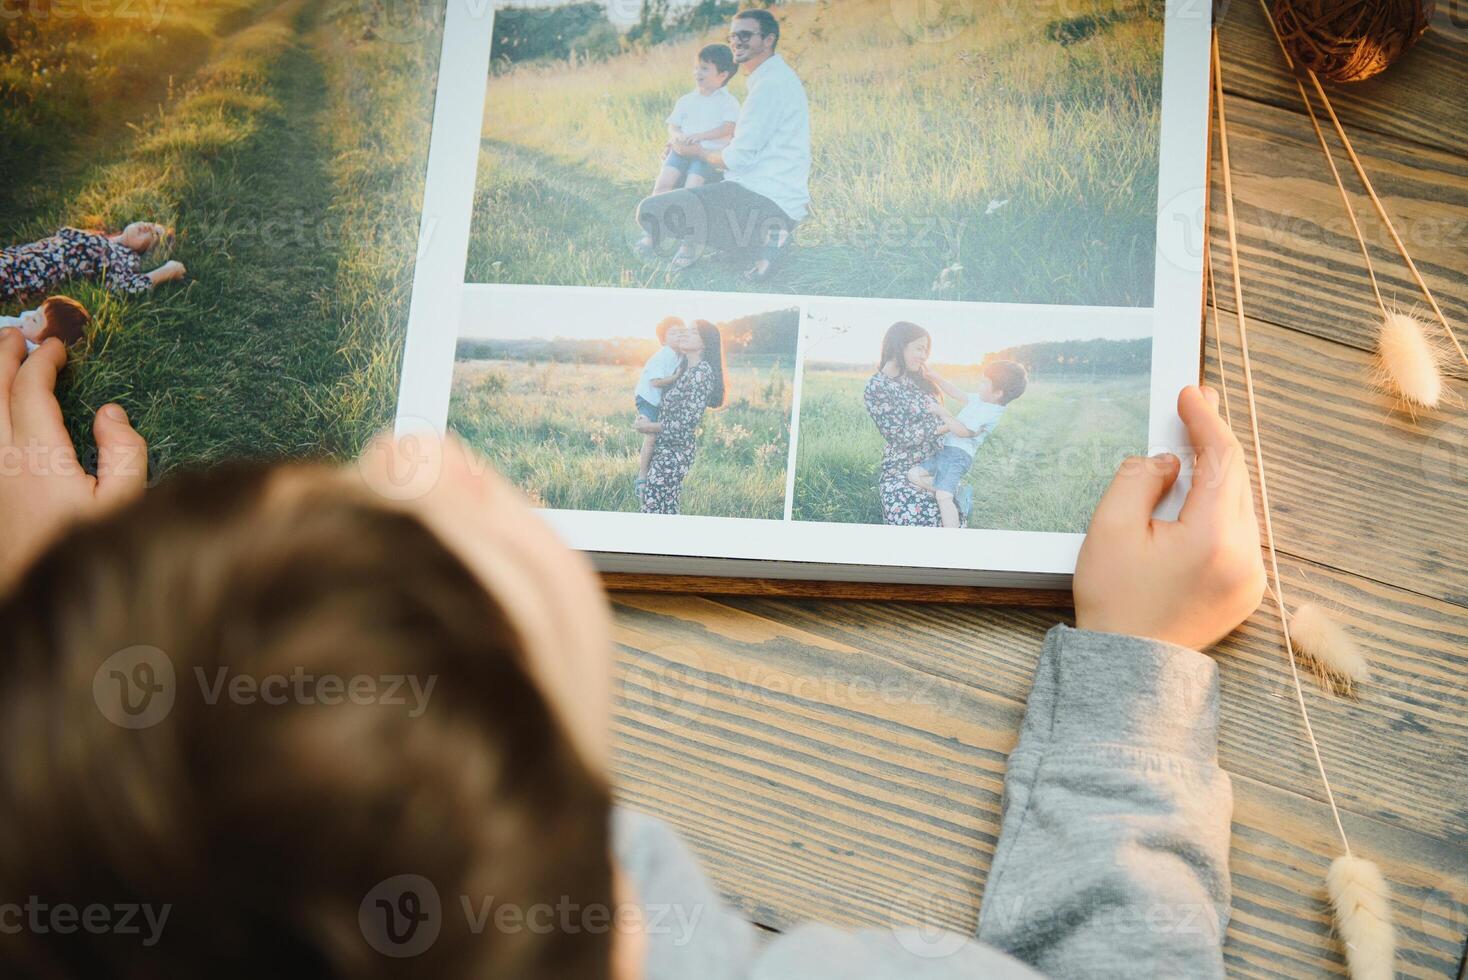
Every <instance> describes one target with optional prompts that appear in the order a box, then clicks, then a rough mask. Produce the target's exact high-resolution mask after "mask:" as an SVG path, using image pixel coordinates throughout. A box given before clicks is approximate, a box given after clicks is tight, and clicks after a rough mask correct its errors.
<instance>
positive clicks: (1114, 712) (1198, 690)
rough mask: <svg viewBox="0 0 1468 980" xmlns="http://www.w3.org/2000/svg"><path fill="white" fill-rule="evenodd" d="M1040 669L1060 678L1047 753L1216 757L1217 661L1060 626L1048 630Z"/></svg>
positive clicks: (1161, 644)
mask: <svg viewBox="0 0 1468 980" xmlns="http://www.w3.org/2000/svg"><path fill="white" fill-rule="evenodd" d="M1040 670H1041V672H1044V671H1046V670H1048V671H1050V672H1051V676H1052V677H1053V678H1054V679H1055V692H1054V701H1055V709H1054V710H1055V713H1054V724H1053V725H1052V726H1051V729H1050V736H1049V738H1048V739H1047V744H1046V747H1045V748H1046V752H1047V753H1053V752H1055V751H1056V750H1057V749H1060V748H1067V747H1069V748H1082V747H1093V746H1101V745H1106V746H1111V747H1124V748H1133V749H1143V750H1147V751H1153V752H1166V753H1169V754H1172V755H1177V756H1181V757H1184V758H1188V759H1193V760H1196V761H1199V762H1206V763H1213V762H1215V761H1216V759H1217V757H1218V666H1217V665H1216V664H1215V663H1214V662H1213V660H1212V658H1210V657H1206V656H1204V655H1203V654H1201V653H1199V652H1198V651H1196V650H1190V649H1188V648H1187V647H1180V646H1176V645H1174V644H1172V643H1164V642H1162V641H1160V640H1148V639H1143V638H1141V637H1136V636H1122V635H1120V634H1116V633H1095V632H1092V631H1090V630H1078V629H1072V628H1071V627H1069V626H1065V625H1063V624H1062V625H1060V626H1056V627H1055V628H1053V629H1052V630H1050V632H1049V633H1047V634H1046V635H1045V648H1044V650H1043V651H1042V653H1041V654H1040Z"/></svg>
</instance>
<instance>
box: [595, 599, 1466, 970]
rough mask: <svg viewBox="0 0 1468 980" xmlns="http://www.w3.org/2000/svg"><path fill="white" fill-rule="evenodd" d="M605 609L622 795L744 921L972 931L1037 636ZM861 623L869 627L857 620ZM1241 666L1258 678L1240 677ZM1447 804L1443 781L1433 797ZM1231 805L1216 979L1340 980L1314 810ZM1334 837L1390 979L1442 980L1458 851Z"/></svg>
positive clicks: (1452, 937) (840, 607)
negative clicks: (1395, 960)
mask: <svg viewBox="0 0 1468 980" xmlns="http://www.w3.org/2000/svg"><path fill="white" fill-rule="evenodd" d="M617 606H618V640H619V644H620V651H621V678H622V680H621V685H620V693H621V700H620V708H619V712H618V724H617V732H618V751H617V770H618V778H619V786H620V792H621V796H622V798H623V799H624V800H625V801H626V802H628V803H630V804H632V805H635V806H638V807H640V808H643V809H646V810H648V811H650V812H653V813H657V814H659V815H661V816H664V817H666V818H668V819H670V820H671V821H672V822H673V823H674V824H675V825H676V826H678V827H679V828H680V829H681V830H683V831H684V832H685V833H686V834H687V835H688V837H689V839H690V841H691V842H692V843H693V845H694V847H695V849H696V850H698V851H699V853H700V855H701V856H702V857H703V858H704V859H705V860H706V861H707V863H708V866H709V868H710V870H711V873H712V874H713V876H714V878H715V880H716V881H717V882H718V883H719V885H720V887H721V888H722V889H723V891H724V892H725V894H726V895H728V896H730V898H731V900H732V901H734V902H735V903H736V904H737V905H738V906H739V907H740V908H742V909H743V910H744V911H745V912H746V914H748V915H749V916H750V917H751V918H752V919H754V920H756V921H758V922H761V923H764V924H766V925H769V926H773V927H777V928H779V927H785V926H788V925H790V924H792V923H794V922H797V921H802V920H805V919H821V920H825V921H833V922H837V923H841V924H845V925H851V926H857V925H866V926H879V927H880V926H887V925H892V924H895V923H898V922H910V921H914V920H915V919H932V920H934V921H939V922H942V923H944V924H946V925H948V926H950V927H952V928H957V929H972V928H973V926H974V923H975V922H976V921H977V907H978V900H979V896H980V894H981V892H982V886H983V881H984V878H985V876H986V874H987V871H988V867H989V862H990V860H991V857H992V852H993V847H994V843H995V840H996V838H997V834H998V821H999V802H1000V794H1001V791H1002V779H1003V768H1004V758H1005V756H1006V754H1007V752H1008V750H1009V748H1010V747H1012V744H1013V740H1014V737H1015V732H1016V731H1017V728H1018V724H1019V720H1020V717H1021V716H1022V712H1023V705H1022V701H1021V699H1020V697H1016V696H1015V694H1014V690H1021V691H1022V690H1023V689H1024V688H1025V687H1027V684H1028V675H1029V672H1030V671H1032V670H1033V665H1034V659H1035V656H1036V655H1037V651H1038V643H1037V642H1029V643H1026V642H1024V641H1023V640H1022V639H1019V638H1018V636H1017V635H1023V634H1028V635H1029V636H1030V637H1031V638H1032V639H1037V637H1038V632H1039V631H1040V630H1042V629H1043V628H1044V626H1045V625H1048V617H1046V616H1045V615H1044V614H1043V613H1040V612H1038V611H1035V610H985V611H983V612H982V613H979V612H978V611H975V610H967V611H966V610H961V609H957V608H952V607H931V606H928V607H897V606H893V605H890V604H887V605H869V604H844V603H773V602H771V601H769V600H754V599H750V600H737V607H736V605H735V604H734V602H733V601H731V603H715V602H711V601H704V600H691V599H690V600H682V601H680V600H677V599H674V598H672V597H662V596H630V597H629V596H619V597H617ZM772 606H773V607H775V608H776V609H777V610H779V611H782V612H785V611H789V612H798V613H801V616H800V617H795V618H801V622H800V624H799V625H784V624H780V623H775V622H774V621H772V620H770V619H768V618H765V617H764V616H761V615H757V612H758V611H759V610H760V609H761V608H768V607H772ZM864 610H875V611H877V614H876V615H875V616H873V617H872V618H871V619H870V620H869V621H864V619H863V617H862V615H861V613H862V612H863V611H864ZM842 611H844V613H845V615H841V614H840V613H841V612H842ZM782 618H784V617H782ZM970 623H971V624H972V628H971V629H970V630H968V631H967V632H965V626H966V625H968V624H970ZM928 624H934V625H931V626H928ZM924 627H927V629H928V632H927V633H924V632H923V629H924ZM934 634H950V635H962V636H964V637H966V639H962V640H957V641H954V642H941V641H939V640H938V639H937V638H936V636H935V635H934ZM991 653H1000V654H1002V655H1001V656H998V657H991V656H990V654H991ZM996 660H997V662H998V665H999V669H997V670H996V669H990V668H991V667H992V666H994V665H995V662H996ZM914 663H922V664H923V668H919V667H917V666H914ZM924 668H927V669H924ZM1238 669H1240V670H1243V671H1250V670H1257V668H1256V667H1254V666H1253V665H1250V664H1247V663H1246V662H1244V661H1243V660H1242V658H1240V666H1239V668H1238ZM1020 677H1023V678H1024V679H1023V680H1022V681H1019V680H1016V678H1020ZM1225 685H1226V690H1227V688H1228V687H1229V686H1234V685H1235V682H1234V681H1233V680H1229V679H1226V680H1225ZM1226 697H1227V693H1226ZM1233 700H1235V701H1237V700H1241V699H1240V698H1233ZM1255 700H1258V698H1257V697H1255ZM1270 711H1271V712H1277V711H1279V709H1278V708H1277V707H1275V706H1271V708H1270ZM1231 724H1232V719H1231V718H1230V717H1229V716H1227V715H1226V718H1225V728H1226V729H1227V728H1229V727H1230V725H1231ZM1256 737H1257V736H1256ZM1274 749H1275V752H1276V754H1281V755H1282V754H1284V753H1285V752H1286V751H1287V749H1285V748H1284V747H1283V746H1282V745H1280V744H1276V745H1275V746H1274ZM1225 761H1226V764H1230V763H1229V760H1227V759H1226V760H1225ZM1243 762H1244V763H1245V764H1247V763H1248V762H1249V760H1248V759H1247V758H1245V759H1243ZM1390 764H1391V763H1390V762H1378V761H1375V760H1373V762H1372V763H1371V765H1376V766H1377V767H1378V768H1385V767H1387V766H1389V765H1390ZM1368 768H1369V766H1368ZM1419 775H1421V776H1422V777H1424V778H1428V779H1429V780H1430V779H1431V778H1433V777H1437V778H1441V779H1444V780H1449V781H1454V780H1456V781H1461V780H1462V778H1463V774H1462V771H1461V769H1460V770H1459V771H1457V772H1443V771H1441V770H1439V771H1437V772H1436V773H1432V772H1423V773H1419ZM1453 788H1455V789H1456V796H1454V792H1453V791H1452V790H1453ZM1461 790H1462V786H1461V784H1460V782H1459V784H1456V786H1455V787H1454V786H1453V785H1452V784H1451V783H1450V789H1449V792H1447V793H1446V794H1445V797H1444V798H1462V796H1463V794H1462V792H1461ZM1235 791H1236V796H1237V799H1238V803H1237V809H1236V826H1235V841H1234V855H1233V867H1234V875H1235V878H1234V885H1235V921H1234V925H1233V927H1232V928H1231V930H1230V933H1229V937H1228V945H1227V950H1228V956H1229V959H1230V963H1231V968H1232V969H1234V970H1235V971H1236V972H1239V973H1241V974H1244V975H1257V976H1299V975H1302V974H1317V973H1325V972H1338V971H1339V969H1340V963H1341V960H1340V952H1339V949H1338V947H1337V946H1336V944H1335V943H1334V941H1333V940H1332V939H1331V938H1330V936H1329V927H1328V923H1327V921H1326V918H1325V913H1324V910H1323V908H1322V907H1321V906H1320V904H1319V897H1318V895H1319V891H1320V880H1321V875H1323V873H1324V869H1325V867H1326V866H1327V865H1328V863H1329V861H1330V860H1331V859H1332V858H1333V857H1334V855H1335V853H1336V851H1337V845H1336V844H1335V843H1334V842H1333V841H1332V839H1331V837H1330V829H1331V825H1330V822H1329V818H1328V815H1327V814H1326V812H1325V810H1324V807H1323V805H1321V804H1319V803H1318V802H1316V801H1314V800H1312V799H1309V798H1308V797H1307V796H1304V795H1301V794H1296V793H1291V792H1287V791H1285V790H1281V789H1277V788H1273V787H1270V786H1268V785H1266V784H1264V783H1262V782H1260V781H1258V780H1255V779H1253V778H1251V777H1247V776H1237V777H1236V779H1235ZM1348 821H1349V823H1348V829H1349V830H1350V832H1351V834H1352V839H1353V843H1354V845H1355V848H1356V850H1357V851H1358V852H1360V853H1363V854H1366V855H1369V856H1371V857H1372V858H1374V859H1376V860H1378V861H1379V862H1380V863H1381V864H1382V867H1383V870H1384V873H1385V874H1386V875H1387V876H1388V877H1389V878H1390V879H1391V880H1392V882H1393V884H1394V886H1395V887H1396V888H1397V890H1398V901H1397V910H1398V917H1399V926H1400V929H1401V933H1402V956H1401V962H1400V964H1399V967H1400V968H1401V970H1402V971H1403V972H1404V973H1405V974H1406V975H1409V976H1441V975H1443V974H1445V973H1448V972H1450V970H1452V969H1455V968H1456V966H1457V961H1458V957H1459V955H1460V954H1461V950H1462V932H1463V928H1464V925H1465V923H1464V921H1463V920H1464V916H1463V912H1462V910H1463V909H1464V908H1465V907H1468V852H1465V849H1464V848H1463V847H1462V846H1461V844H1452V843H1445V842H1443V841H1441V840H1438V839H1435V838H1433V837H1430V836H1426V835H1422V834H1418V833H1414V832H1412V831H1409V830H1406V829H1404V828H1401V827H1398V826H1393V825H1392V824H1391V823H1388V822H1385V821H1379V820H1370V819H1366V818H1364V817H1358V816H1354V815H1350V814H1348ZM1453 840H1461V835H1460V836H1459V837H1457V838H1453Z"/></svg>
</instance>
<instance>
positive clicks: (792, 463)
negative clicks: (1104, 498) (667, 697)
mask: <svg viewBox="0 0 1468 980" xmlns="http://www.w3.org/2000/svg"><path fill="white" fill-rule="evenodd" d="M1210 18H1211V10H1210V5H1209V4H1208V3H1207V2H1206V0H1067V2H1065V3H1059V4H1048V3H1039V4H1029V3H1005V4H989V3H972V2H964V3H931V2H927V0H841V2H839V3H838V2H833V0H785V2H768V0H752V2H751V3H750V4H748V5H745V4H742V3H736V2H731V0H625V2H624V0H616V2H607V0H534V2H530V0H352V2H347V3H322V4H315V3H302V2H287V3H261V2H258V0H178V2H176V3H172V4H170V5H168V6H167V8H166V9H162V8H161V9H160V10H159V11H157V12H156V16H155V17H153V18H151V19H146V20H139V21H137V22H133V21H124V20H120V19H117V18H111V19H105V20H104V19H99V18H97V17H93V16H92V15H91V14H88V13H86V12H85V11H81V10H79V11H77V12H76V16H74V17H70V18H67V19H64V20H63V19H57V18H20V19H17V20H15V21H13V22H10V23H7V24H6V25H4V27H3V29H0V70H8V68H15V71H13V72H12V73H11V76H7V77H12V76H13V78H14V79H16V80H17V81H16V82H15V85H16V86H19V88H17V89H16V92H17V98H18V99H19V100H20V101H19V102H17V103H16V104H17V105H18V106H21V107H22V108H20V109H17V110H16V112H13V113H11V114H9V115H6V116H5V117H4V119H0V137H3V138H0V169H3V172H4V173H5V174H6V178H7V179H6V180H5V181H3V182H0V234H3V236H4V241H3V242H0V246H3V249H0V318H4V319H3V320H0V322H4V323H9V322H11V321H12V320H13V321H14V323H15V324H16V325H19V326H20V327H21V328H22V329H23V330H24V331H26V336H27V339H30V340H32V341H33V342H39V341H40V340H41V339H43V337H45V336H56V337H60V338H61V339H63V341H64V342H65V343H67V344H68V346H69V348H70V353H69V357H68V364H67V368H66V371H65V373H64V375H63V377H62V379H61V384H60V385H59V388H58V397H59V398H60V400H61V403H62V408H63V411H64V414H65V417H66V420H67V424H68V426H69V427H70V429H71V433H72V436H73V438H74V440H75V441H76V443H77V444H78V445H79V446H88V445H91V444H92V442H91V438H90V432H89V427H90V422H91V419H92V417H93V415H94V413H95V412H96V410H97V409H98V408H99V407H100V406H102V405H104V404H107V403H109V402H113V401H116V402H118V403H120V404H122V405H123V406H124V408H126V410H127V412H128V414H129V416H130V418H131V419H132V421H133V423H134V425H135V426H136V427H137V429H138V430H139V432H141V433H142V434H143V436H144V437H145V438H146V439H147V441H148V443H149V447H150V471H151V475H152V476H153V477H155V478H157V477H162V476H165V475H167V474H168V473H170V472H172V471H174V470H176V469H178V468H181V467H187V466H198V465H203V466H208V465H212V464H214V463H216V462H219V461H222V460H227V459H236V458H240V457H266V458H270V459H279V458H301V459H321V458H326V459H333V460H341V461H345V460H350V459H352V458H354V456H356V455H357V454H358V453H360V452H361V450H362V448H363V447H364V446H365V445H366V444H367V443H368V441H369V440H370V439H371V437H372V435H373V434H374V433H375V432H378V431H381V430H382V429H383V428H385V427H387V426H390V425H391V426H395V428H396V429H397V431H399V432H400V433H404V434H407V433H432V434H438V433H443V432H450V433H453V434H454V435H456V436H457V437H458V438H460V439H462V440H463V441H465V442H466V443H467V444H468V445H469V446H470V447H472V448H473V449H474V450H475V451H477V452H478V453H480V454H482V455H483V456H484V457H485V458H486V459H487V460H488V461H489V462H490V463H491V464H492V465H493V466H494V467H495V468H496V469H497V470H498V471H499V472H501V473H502V474H504V476H505V477H506V478H507V479H508V480H509V481H510V482H512V483H513V484H514V485H515V486H517V487H518V488H519V489H520V490H521V491H522V492H523V493H524V494H525V495H526V496H527V497H528V498H529V499H530V500H531V501H532V502H533V503H534V504H535V505H536V506H537V507H539V508H541V509H542V512H543V513H544V515H545V517H546V518H547V520H548V521H550V522H551V523H552V524H553V525H554V527H555V528H556V529H557V530H558V531H559V532H560V534H561V535H562V536H563V537H564V539H565V540H566V541H567V542H568V543H569V544H570V545H572V546H573V547H575V548H578V549H581V550H583V551H585V552H588V553H590V554H591V555H593V556H594V558H595V561H596V563H597V564H598V566H599V567H600V568H601V569H602V570H603V571H604V572H606V573H608V574H609V575H612V576H613V579H612V581H613V582H616V581H619V580H618V579H617V578H616V576H617V575H622V576H629V575H634V576H656V577H659V578H658V581H659V582H668V583H671V582H675V581H677V582H682V583H684V585H683V587H685V588H688V587H690V586H688V585H687V580H688V578H689V577H702V576H713V577H718V578H720V579H721V580H723V581H725V582H729V581H733V580H738V581H741V582H745V583H771V582H777V583H788V585H787V586H783V587H784V588H787V589H788V591H790V592H795V593H799V592H801V591H802V590H804V591H805V592H807V593H810V592H818V593H819V594H851V593H852V590H853V589H855V588H856V585H857V584H868V585H872V586H873V587H876V586H880V587H883V588H889V589H893V590H896V589H898V588H899V587H900V588H914V589H916V590H918V591H917V592H916V593H915V596H916V597H921V596H922V595H923V594H924V593H923V591H922V590H924V589H926V590H929V593H931V594H934V595H936V594H938V593H940V592H943V591H944V590H963V589H967V588H969V587H975V586H979V587H988V588H1010V589H1032V588H1033V589H1064V588H1066V587H1067V586H1068V585H1069V581H1070V576H1071V573H1072V572H1073V570H1074V566H1075V561H1076V557H1077V553H1078V550H1079V547H1080V543H1081V540H1082V537H1083V535H1084V532H1085V530H1086V526H1087V522H1088V521H1089V518H1090V515H1091V513H1092V510H1093V508H1094V507H1095V505H1096V502H1097V500H1098V499H1099V497H1100V495H1101V493H1102V492H1103V490H1104V489H1105V488H1106V486H1107V485H1108V483H1109V481H1110V479H1111V477H1112V475H1113V474H1114V472H1115V470H1116V467H1117V465H1118V463H1119V462H1120V461H1121V460H1122V459H1123V458H1124V457H1127V456H1130V455H1133V454H1153V453H1157V452H1161V451H1172V452H1175V453H1177V454H1178V455H1179V456H1181V457H1182V458H1183V460H1184V476H1183V478H1182V479H1181V480H1180V481H1179V485H1178V486H1177V487H1176V488H1174V490H1173V491H1172V493H1171V494H1170V496H1169V498H1168V500H1167V501H1165V502H1164V504H1163V506H1162V508H1161V509H1160V511H1159V513H1160V515H1161V516H1171V515H1173V514H1175V512H1176V510H1177V508H1178V505H1179V501H1180V499H1181V497H1182V495H1183V493H1184V492H1185V488H1186V485H1187V479H1186V477H1187V472H1188V464H1187V461H1188V460H1189V458H1190V454H1189V453H1188V452H1187V450H1186V438H1185V435H1184V432H1183V430H1182V426H1181V423H1180V422H1179V420H1178V419H1177V416H1176V413H1175V399H1176V396H1177V393H1178V390H1179V389H1180V388H1181V387H1183V386H1184V385H1187V384H1191V383H1195V382H1196V381H1197V379H1198V375H1199V363H1200V329H1199V312H1200V309H1201V301H1202V264H1203V255H1202V250H1203V243H1204V237H1203V229H1204V227H1205V221H1204V218H1205V216H1206V189H1207V161H1208V102H1209V99H1208V62H1209V58H1208V53H1209V35H1210V27H1211V23H1210ZM88 39H91V40H90V41H89V40H88ZM101 39H105V40H106V42H107V43H105V44H101V43H100V40H101ZM92 42H98V43H92ZM79 51H85V52H88V53H89V54H88V57H86V58H79V56H78V52H79ZM142 52H148V54H147V56H146V57H144V56H143V55H142ZM160 63H161V64H167V65H168V71H167V72H158V71H156V70H154V68H153V67H151V66H156V65H157V64H160ZM16 66H23V68H24V70H21V68H16ZM22 90H23V91H22ZM415 244H416V248H415ZM620 581H626V580H625V579H623V580H620ZM639 581H642V582H644V583H645V582H646V581H647V580H646V579H645V578H644V579H640V580H639ZM812 583H820V584H821V585H822V586H824V587H827V591H825V592H819V590H818V589H817V588H816V586H815V585H813V584H812ZM838 585H839V586H841V588H835V587H836V586H838ZM651 587H657V585H656V584H653V585H652V586H651ZM779 588H781V587H771V589H773V590H774V591H779ZM842 589H845V590H846V591H845V592H843V591H842ZM751 590H753V588H752V586H751ZM710 591H717V589H714V588H710Z"/></svg>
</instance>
